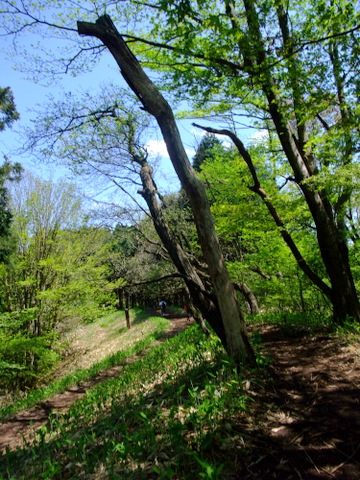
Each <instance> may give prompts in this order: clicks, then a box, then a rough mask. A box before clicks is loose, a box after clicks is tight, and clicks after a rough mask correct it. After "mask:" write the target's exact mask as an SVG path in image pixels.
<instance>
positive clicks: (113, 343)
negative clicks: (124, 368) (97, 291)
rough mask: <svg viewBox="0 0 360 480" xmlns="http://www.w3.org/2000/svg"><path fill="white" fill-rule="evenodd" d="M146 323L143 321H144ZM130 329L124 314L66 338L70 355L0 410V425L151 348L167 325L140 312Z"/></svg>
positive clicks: (133, 315)
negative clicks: (45, 378)
mask: <svg viewBox="0 0 360 480" xmlns="http://www.w3.org/2000/svg"><path fill="white" fill-rule="evenodd" d="M145 320H146V321H145ZM131 324H132V326H131V329H130V330H128V329H127V328H126V327H125V326H124V325H125V315H124V313H123V312H116V313H113V314H110V315H108V316H106V317H104V318H102V319H100V320H99V321H97V322H94V323H91V324H88V325H81V326H79V327H77V328H76V329H75V330H73V331H72V332H71V333H70V335H69V336H68V338H66V339H65V342H66V343H69V352H71V353H70V355H69V357H68V358H67V359H66V361H64V362H63V363H62V364H61V365H60V366H58V367H57V368H56V370H55V371H53V372H52V373H51V378H52V379H54V378H55V379H56V380H55V381H54V380H53V381H51V382H49V379H48V381H47V382H46V385H43V386H41V387H40V388H38V389H36V390H33V391H30V392H29V393H28V394H27V395H26V396H24V397H22V398H19V399H18V400H17V401H15V402H11V403H10V404H7V405H4V406H2V408H0V421H1V422H3V421H5V420H6V419H8V418H9V417H11V416H13V415H14V414H16V413H18V412H20V411H23V410H25V409H28V408H30V407H32V406H34V405H36V404H37V403H39V402H41V401H43V400H45V399H47V398H49V397H50V396H52V395H55V394H57V393H61V392H63V391H65V390H66V389H67V388H69V387H71V386H72V385H75V384H78V383H79V382H82V381H86V380H89V379H91V378H92V377H94V376H95V375H97V374H98V373H99V372H101V371H102V370H105V369H106V368H110V367H112V366H114V365H118V364H119V363H121V362H122V361H124V359H125V358H127V357H129V356H131V355H133V354H134V353H137V352H139V351H141V349H143V348H145V347H147V346H148V345H150V344H151V343H152V342H154V340H156V339H157V338H158V336H159V335H161V333H162V332H164V331H165V330H166V329H167V328H168V326H169V321H168V320H167V319H165V318H161V317H149V316H148V315H146V314H145V313H143V312H142V311H141V310H139V309H133V310H132V311H131Z"/></svg>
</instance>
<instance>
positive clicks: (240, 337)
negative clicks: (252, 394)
mask: <svg viewBox="0 0 360 480" xmlns="http://www.w3.org/2000/svg"><path fill="white" fill-rule="evenodd" d="M78 32H79V34H81V35H88V36H94V37H96V38H99V39H100V40H101V41H102V42H103V43H104V45H105V46H106V47H107V48H108V49H109V51H110V52H111V54H112V55H113V57H114V58H115V60H116V62H117V64H118V65H119V67H120V70H121V73H122V76H123V78H124V79H125V80H126V82H127V83H128V85H129V86H130V88H131V89H132V90H133V92H134V93H135V94H136V95H137V97H138V98H139V100H140V101H141V103H142V105H143V107H144V108H145V110H146V111H148V112H149V113H150V114H151V115H153V116H154V117H155V118H156V120H157V122H158V125H159V127H160V129H161V132H162V135H163V138H164V141H165V143H166V146H167V150H168V153H169V156H170V159H171V161H172V164H173V166H174V168H175V171H176V173H177V174H178V177H179V179H180V181H181V184H182V186H183V188H184V190H185V192H186V195H187V197H188V199H189V201H190V205H191V208H192V211H193V215H194V220H195V224H196V229H197V233H198V238H199V242H200V245H201V248H202V251H203V255H204V258H205V260H206V263H207V265H208V268H209V273H210V277H211V281H212V285H213V288H214V292H215V295H216V299H217V302H218V305H219V309H220V312H221V317H222V320H223V323H224V327H225V336H226V345H227V351H228V353H229V355H230V356H231V357H232V358H233V359H234V361H235V362H236V363H237V364H239V363H241V362H243V361H253V360H254V354H253V350H252V348H251V345H250V343H249V340H248V335H247V332H246V327H245V322H244V318H243V316H242V313H241V311H240V308H239V304H238V302H237V299H236V295H235V291H234V288H233V285H232V282H231V279H230V277H229V274H228V271H227V270H226V267H225V262H224V259H223V256H222V253H221V250H220V245H219V241H218V238H217V236H216V233H215V228H214V224H213V219H212V216H211V212H210V206H209V203H208V200H207V196H206V191H205V188H204V186H203V184H202V182H201V181H200V180H199V178H198V177H197V176H196V174H195V172H194V170H193V168H192V167H191V164H190V162H189V160H188V158H187V155H186V152H185V149H184V146H183V144H182V141H181V138H180V133H179V131H178V128H177V126H176V121H175V117H174V114H173V112H172V110H171V108H170V106H169V104H168V103H167V101H166V100H165V99H164V97H163V96H162V95H161V93H160V92H159V90H158V89H157V88H156V86H155V85H154V84H153V83H152V82H151V80H150V79H149V78H148V76H147V75H146V74H145V72H144V70H143V69H142V67H141V66H140V64H139V62H138V61H137V60H136V58H135V57H134V55H133V54H132V52H131V51H130V50H129V48H128V47H127V45H126V43H125V42H124V40H123V38H122V37H121V35H120V34H119V32H118V31H117V30H116V28H115V26H114V24H113V22H112V21H111V19H110V17H109V16H108V15H103V16H102V17H100V18H99V19H98V20H97V22H96V24H93V23H87V22H78Z"/></svg>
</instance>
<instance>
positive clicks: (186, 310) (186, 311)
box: [184, 305, 190, 322]
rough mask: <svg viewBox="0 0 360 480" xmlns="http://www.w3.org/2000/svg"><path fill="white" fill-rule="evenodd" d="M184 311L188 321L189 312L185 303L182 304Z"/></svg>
mask: <svg viewBox="0 0 360 480" xmlns="http://www.w3.org/2000/svg"><path fill="white" fill-rule="evenodd" d="M184 312H185V313H186V317H187V321H188V322H190V312H189V309H188V307H187V305H184Z"/></svg>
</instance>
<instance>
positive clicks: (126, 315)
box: [125, 305, 131, 328]
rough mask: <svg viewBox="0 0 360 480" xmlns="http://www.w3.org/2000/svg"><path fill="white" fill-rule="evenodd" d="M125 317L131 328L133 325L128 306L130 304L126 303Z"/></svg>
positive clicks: (128, 326)
mask: <svg viewBox="0 0 360 480" xmlns="http://www.w3.org/2000/svg"><path fill="white" fill-rule="evenodd" d="M125 318H126V326H127V328H130V327H131V325H130V309H129V307H128V305H126V308H125Z"/></svg>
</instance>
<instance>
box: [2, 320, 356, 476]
mask: <svg viewBox="0 0 360 480" xmlns="http://www.w3.org/2000/svg"><path fill="white" fill-rule="evenodd" d="M191 323H193V322H191ZM187 326H189V323H188V321H187V319H186V318H184V317H174V318H171V328H170V329H169V331H168V332H166V334H165V335H164V336H165V337H170V336H173V335H175V334H177V333H178V332H179V331H181V330H183V329H185V328H186V327H187ZM260 334H261V337H262V340H263V347H262V349H263V351H264V353H265V354H266V355H269V356H270V357H271V359H272V362H271V366H270V373H271V377H272V378H271V380H269V382H268V385H267V387H266V388H265V389H264V386H262V388H259V389H258V391H257V392H256V395H255V402H254V403H253V404H252V406H251V415H252V416H254V417H257V418H258V419H260V420H261V427H260V428H258V429H254V431H253V432H251V438H252V445H253V450H252V452H251V455H250V456H249V457H248V458H244V459H240V460H239V461H238V464H237V466H236V471H235V472H234V475H233V477H232V479H233V480H240V479H258V480H267V479H273V478H276V479H280V480H292V479H300V480H312V479H325V480H327V479H337V480H339V479H344V480H358V479H360V389H359V386H360V385H359V382H360V380H359V378H360V377H359V374H360V357H359V349H358V347H355V346H353V345H347V344H346V343H345V342H344V341H342V340H339V339H338V338H331V337H326V336H315V337H313V338H309V337H306V336H304V335H300V334H296V335H292V336H290V335H289V334H285V333H284V331H283V330H280V329H278V328H276V327H274V326H265V327H262V328H261V329H260ZM129 361H131V359H130V360H129ZM121 369H122V366H121V365H119V366H117V367H114V368H111V369H109V370H107V371H104V372H102V373H101V374H99V375H98V376H97V377H96V378H94V379H92V380H91V381H89V382H86V383H83V384H81V385H78V386H75V387H73V388H71V389H69V390H68V391H67V392H65V393H63V394H61V395H56V396H55V397H53V398H51V399H49V400H47V401H46V402H43V403H42V404H41V405H39V406H38V407H36V408H33V409H31V410H30V411H27V412H24V413H21V414H19V415H17V416H16V417H15V418H14V419H13V420H11V421H9V422H7V423H5V424H3V425H0V450H3V449H5V447H6V446H8V447H9V448H11V449H13V448H15V447H16V446H19V445H21V444H22V437H23V436H24V437H26V438H30V437H31V435H34V431H35V429H36V428H38V427H40V426H41V425H44V424H46V423H47V421H48V416H49V414H50V413H51V412H52V413H54V412H59V413H61V412H65V411H67V409H68V408H69V406H70V405H71V404H72V403H73V402H74V401H75V400H77V399H78V398H81V397H82V396H83V395H85V393H86V390H87V389H89V388H90V387H92V386H93V385H95V384H97V383H99V382H101V381H103V380H104V379H106V378H109V377H113V376H116V375H119V372H121ZM30 423H32V424H31V425H30ZM249 433H250V432H249Z"/></svg>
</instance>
